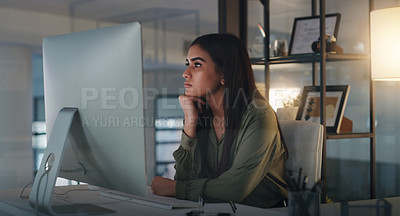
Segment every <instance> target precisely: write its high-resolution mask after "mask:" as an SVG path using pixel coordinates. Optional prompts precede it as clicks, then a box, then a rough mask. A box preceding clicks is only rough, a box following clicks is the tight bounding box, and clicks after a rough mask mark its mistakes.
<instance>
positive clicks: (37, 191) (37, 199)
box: [35, 170, 50, 215]
mask: <svg viewBox="0 0 400 216" xmlns="http://www.w3.org/2000/svg"><path fill="white" fill-rule="evenodd" d="M49 171H50V170H46V171H44V173H43V174H42V175H41V176H40V178H39V182H38V185H37V190H36V200H35V213H36V215H39V208H38V205H39V193H40V191H39V189H40V184H41V183H42V180H43V177H44V176H45V175H47V174H48V173H49ZM42 204H43V203H42Z"/></svg>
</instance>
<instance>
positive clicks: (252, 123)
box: [173, 99, 287, 208]
mask: <svg viewBox="0 0 400 216" xmlns="http://www.w3.org/2000/svg"><path fill="white" fill-rule="evenodd" d="M228 123H229V122H228ZM181 139H182V140H181V145H180V146H179V148H178V149H177V150H176V151H175V152H174V154H173V156H174V158H175V161H176V165H175V169H176V174H175V180H177V183H176V187H175V190H176V198H178V199H188V200H192V201H197V200H198V199H199V195H200V194H202V195H203V196H204V197H206V198H211V199H214V200H219V201H234V202H236V203H241V204H246V205H251V206H256V207H263V208H268V207H272V206H274V205H275V204H276V203H278V202H279V201H282V200H283V199H285V198H287V190H286V188H285V187H284V185H283V184H282V183H284V184H285V180H284V178H283V173H284V165H285V161H286V159H285V148H284V146H283V144H282V142H281V137H280V133H279V130H278V125H277V121H276V117H275V113H274V111H273V110H272V108H271V107H270V106H269V104H268V103H267V102H266V101H264V100H261V99H256V100H253V101H252V102H251V103H249V104H248V105H247V107H246V109H245V110H244V112H243V114H242V120H241V125H240V129H239V132H238V135H237V137H236V138H235V139H234V141H233V144H232V147H231V152H230V164H231V167H230V169H228V170H227V171H225V172H224V173H222V174H221V175H220V176H219V177H218V178H214V179H211V178H199V174H200V171H201V169H202V167H201V160H207V163H208V164H207V165H208V167H207V168H206V169H211V170H206V171H205V172H206V173H209V174H210V175H209V176H211V173H214V171H215V170H216V169H217V167H218V163H219V162H220V160H221V157H222V149H223V145H224V137H223V136H222V137H221V139H220V140H219V141H218V140H217V136H216V134H215V131H214V128H213V127H212V124H211V129H210V130H203V131H198V132H197V134H196V137H195V138H190V137H188V136H187V135H186V134H185V133H182V138H181ZM199 145H207V148H206V152H207V158H201V157H200V149H199ZM203 169H205V168H203ZM203 172H204V170H203Z"/></svg>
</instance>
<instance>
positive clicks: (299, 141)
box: [279, 120, 324, 188]
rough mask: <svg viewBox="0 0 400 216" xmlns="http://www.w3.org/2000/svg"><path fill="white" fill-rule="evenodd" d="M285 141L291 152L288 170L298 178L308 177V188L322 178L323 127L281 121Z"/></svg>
mask: <svg viewBox="0 0 400 216" xmlns="http://www.w3.org/2000/svg"><path fill="white" fill-rule="evenodd" d="M279 125H280V128H281V132H282V136H283V139H284V140H285V143H286V146H287V148H288V151H289V159H288V160H287V162H286V168H287V169H289V170H291V171H292V172H293V175H294V176H295V177H296V179H297V177H298V171H299V168H300V167H301V168H302V176H305V175H307V176H308V183H307V188H310V187H312V186H313V185H314V183H315V182H316V181H318V180H319V179H320V178H321V164H322V145H323V133H324V130H323V126H322V125H321V124H318V123H314V122H305V121H295V120H281V121H279Z"/></svg>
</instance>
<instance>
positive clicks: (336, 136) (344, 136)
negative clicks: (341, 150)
mask: <svg viewBox="0 0 400 216" xmlns="http://www.w3.org/2000/svg"><path fill="white" fill-rule="evenodd" d="M372 137H373V134H372V133H370V132H364V133H343V134H329V133H328V134H327V135H326V139H354V138H372Z"/></svg>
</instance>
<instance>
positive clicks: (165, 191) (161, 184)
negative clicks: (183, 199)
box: [150, 176, 176, 197]
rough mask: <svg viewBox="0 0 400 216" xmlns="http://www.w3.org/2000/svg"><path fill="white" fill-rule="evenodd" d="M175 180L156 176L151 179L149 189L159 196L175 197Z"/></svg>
mask: <svg viewBox="0 0 400 216" xmlns="http://www.w3.org/2000/svg"><path fill="white" fill-rule="evenodd" d="M175 185H176V181H175V180H171V179H168V178H163V177H161V176H156V177H154V178H153V180H151V184H150V186H151V190H152V191H153V193H154V194H156V195H159V196H169V197H175Z"/></svg>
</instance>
